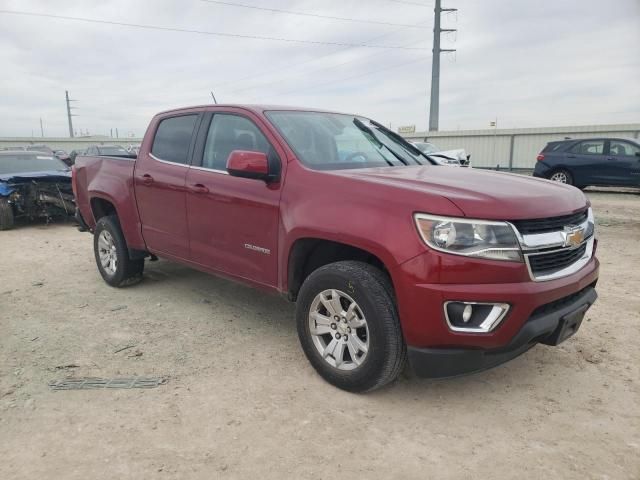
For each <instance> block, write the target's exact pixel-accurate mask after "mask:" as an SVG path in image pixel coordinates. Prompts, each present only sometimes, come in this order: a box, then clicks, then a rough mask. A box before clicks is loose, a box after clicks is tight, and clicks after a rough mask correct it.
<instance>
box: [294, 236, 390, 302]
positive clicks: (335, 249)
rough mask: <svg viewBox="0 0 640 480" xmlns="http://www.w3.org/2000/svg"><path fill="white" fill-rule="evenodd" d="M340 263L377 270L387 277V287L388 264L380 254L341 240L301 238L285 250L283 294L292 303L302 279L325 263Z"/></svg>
mask: <svg viewBox="0 0 640 480" xmlns="http://www.w3.org/2000/svg"><path fill="white" fill-rule="evenodd" d="M343 260H356V261H361V262H363V263H367V264H370V265H373V266H375V267H376V268H379V269H380V270H381V271H382V272H383V273H384V274H385V275H387V276H388V277H389V281H390V283H391V285H393V280H392V278H391V270H390V262H389V261H388V259H386V260H387V261H386V262H385V259H384V255H380V254H379V253H376V252H374V251H372V249H370V248H366V247H365V248H363V247H362V246H359V245H353V244H350V243H345V242H342V241H336V240H330V239H325V238H320V237H303V238H298V239H297V240H295V241H294V242H293V244H292V245H291V248H290V249H289V254H288V256H287V264H286V274H287V277H286V281H285V284H286V286H285V291H286V294H287V297H288V298H289V300H291V301H295V300H296V298H297V296H298V292H299V291H300V287H301V286H302V283H303V282H304V281H305V279H306V278H307V277H308V276H309V275H310V274H311V273H312V272H314V271H315V270H317V269H318V268H320V267H322V266H324V265H327V264H329V263H334V262H339V261H343Z"/></svg>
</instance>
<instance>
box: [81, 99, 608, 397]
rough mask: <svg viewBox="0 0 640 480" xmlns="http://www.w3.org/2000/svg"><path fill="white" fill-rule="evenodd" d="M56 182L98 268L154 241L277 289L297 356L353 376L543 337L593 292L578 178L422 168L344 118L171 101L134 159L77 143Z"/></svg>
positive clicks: (124, 264)
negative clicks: (68, 193)
mask: <svg viewBox="0 0 640 480" xmlns="http://www.w3.org/2000/svg"><path fill="white" fill-rule="evenodd" d="M72 180H73V182H72V184H73V188H74V191H75V195H76V201H77V206H78V212H77V219H78V221H79V222H80V224H81V225H82V227H83V228H85V229H86V230H89V231H90V232H92V233H93V244H94V250H95V259H96V263H97V267H98V270H99V272H100V274H101V275H102V278H103V279H104V280H105V282H106V283H108V284H109V285H112V286H115V287H119V286H125V285H129V284H131V283H134V282H137V281H138V280H140V279H141V277H142V273H143V269H144V265H145V263H144V262H145V258H147V257H151V258H152V259H154V258H156V257H162V258H165V259H168V260H171V261H175V262H180V263H182V264H185V265H189V266H191V267H193V268H195V269H198V270H202V271H204V272H209V273H212V274H216V275H222V276H225V277H228V278H230V279H234V280H238V281H241V282H245V283H248V284H250V285H253V286H256V287H259V288H262V289H266V290H270V291H273V292H279V293H281V294H284V295H286V296H287V297H288V298H289V299H290V300H292V301H296V303H297V305H296V321H297V331H298V335H299V338H300V342H301V344H302V348H303V350H304V353H305V354H306V356H307V358H308V359H309V361H310V362H311V364H312V365H313V367H314V368H315V369H316V370H317V372H318V373H319V374H320V375H321V376H322V377H323V378H324V379H326V380H327V381H328V382H330V383H332V384H333V385H335V386H337V387H339V388H342V389H345V390H349V391H353V392H363V391H368V390H372V389H375V388H378V387H381V386H383V385H385V384H387V383H389V382H391V381H392V380H393V379H394V378H396V377H397V376H398V374H399V373H400V371H401V369H402V368H403V365H404V363H405V360H406V359H408V361H409V363H410V365H411V367H412V368H413V370H414V371H415V372H416V374H417V375H418V376H426V377H451V376H457V375H460V374H464V373H470V372H475V371H480V370H483V369H486V368H489V367H492V366H495V365H497V364H499V363H502V362H504V361H506V360H509V359H511V358H513V357H515V356H517V355H519V354H521V353H523V352H525V351H526V350H528V349H529V348H531V347H532V346H534V345H536V344H537V343H543V344H548V345H557V344H559V343H560V342H562V341H563V340H565V339H566V338H568V337H569V336H571V335H572V334H574V333H575V332H576V330H577V329H578V327H579V326H580V323H581V321H582V318H583V317H584V314H585V311H586V310H587V309H588V308H589V307H590V306H591V305H592V304H593V303H594V301H595V300H596V291H595V288H594V287H595V285H596V281H597V279H598V261H597V259H596V258H595V251H596V244H597V241H596V238H595V234H594V217H593V212H592V210H591V208H590V204H589V202H588V201H587V199H586V197H585V196H584V194H583V193H582V192H581V191H580V190H578V189H577V188H574V187H572V186H568V185H562V184H558V183H556V182H551V181H548V180H542V179H534V178H527V177H524V176H519V175H513V174H507V173H495V172H488V171H479V170H474V169H467V168H447V167H442V166H438V165H437V164H436V162H434V161H432V160H431V159H430V158H429V156H428V155H426V154H423V153H422V152H421V151H420V150H418V149H417V148H416V147H415V146H413V145H412V144H410V143H409V142H407V141H405V140H404V139H403V138H402V137H400V136H399V135H397V134H396V133H394V132H392V131H390V130H388V129H386V128H385V127H384V126H382V125H381V124H379V123H376V122H374V121H372V120H369V119H367V118H364V117H361V116H356V115H345V114H339V113H331V112H324V111H314V110H301V109H292V108H280V107H265V106H241V105H226V106H225V105H208V106H199V107H191V108H183V109H179V110H172V111H168V112H163V113H160V114H158V115H156V116H155V117H154V118H153V120H152V121H151V124H150V125H149V127H148V130H147V132H146V134H145V137H144V140H143V142H142V145H141V147H140V152H139V155H138V158H137V159H129V158H122V157H119V158H116V157H113V158H110V157H98V156H79V157H78V158H77V159H76V163H75V166H74V169H73V176H72Z"/></svg>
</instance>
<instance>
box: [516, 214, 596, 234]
mask: <svg viewBox="0 0 640 480" xmlns="http://www.w3.org/2000/svg"><path fill="white" fill-rule="evenodd" d="M586 220H587V211H586V210H584V211H582V212H578V213H572V214H571V215H563V216H562V217H551V218H538V219H534V220H514V221H512V222H511V223H513V224H514V225H515V226H516V228H517V229H518V231H519V232H520V234H522V235H530V234H533V233H547V232H554V231H557V230H562V229H563V228H564V227H565V226H568V225H581V224H582V223H584V222H585V221H586Z"/></svg>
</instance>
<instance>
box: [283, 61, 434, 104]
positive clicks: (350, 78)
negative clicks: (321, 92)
mask: <svg viewBox="0 0 640 480" xmlns="http://www.w3.org/2000/svg"><path fill="white" fill-rule="evenodd" d="M425 60H429V57H424V58H417V59H413V60H410V61H408V62H402V63H396V64H393V65H389V66H386V67H384V68H378V69H377V70H371V71H369V72H365V73H361V74H358V75H352V76H350V77H344V78H337V79H335V80H331V81H330V82H325V83H321V84H320V85H312V86H311V88H322V87H326V86H327V85H332V84H334V83H338V82H345V81H347V80H354V79H356V78H362V77H368V76H370V75H373V74H376V73H380V72H385V71H387V70H392V69H394V68H399V67H404V66H405V65H411V64H413V63H418V62H424V61H425ZM305 90H308V88H305V89H297V90H288V91H286V92H282V93H276V94H275V95H274V96H276V97H279V96H282V95H288V94H290V93H297V92H302V91H305Z"/></svg>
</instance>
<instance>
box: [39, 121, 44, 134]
mask: <svg viewBox="0 0 640 480" xmlns="http://www.w3.org/2000/svg"><path fill="white" fill-rule="evenodd" d="M40 134H41V135H42V138H44V128H43V127H42V117H40Z"/></svg>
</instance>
